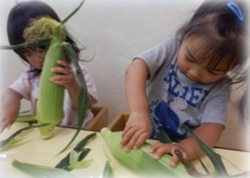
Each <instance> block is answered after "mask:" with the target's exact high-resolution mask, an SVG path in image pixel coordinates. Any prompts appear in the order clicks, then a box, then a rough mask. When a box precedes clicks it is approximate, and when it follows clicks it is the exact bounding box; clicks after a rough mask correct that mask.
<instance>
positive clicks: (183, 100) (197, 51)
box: [120, 0, 247, 167]
mask: <svg viewBox="0 0 250 178" xmlns="http://www.w3.org/2000/svg"><path fill="white" fill-rule="evenodd" d="M242 3H243V2H242V1H234V2H233V1H224V0H223V1H212V0H207V1H205V2H204V3H203V4H202V5H201V6H200V7H199V8H198V10H197V11H196V12H195V14H194V15H193V17H192V18H191V20H190V21H189V22H188V23H187V24H186V25H185V26H183V27H182V28H181V29H180V30H179V31H178V32H177V35H176V37H175V38H172V39H168V40H166V41H164V42H163V43H161V44H159V45H158V46H156V47H154V48H152V49H149V50H148V51H146V52H144V53H142V54H141V55H139V56H136V57H135V58H134V60H133V62H132V63H131V64H130V65H129V66H128V68H127V71H126V95H127V101H128V106H129V108H130V111H131V114H130V117H129V120H128V122H127V123H126V126H125V128H124V131H123V134H122V141H121V143H120V146H121V147H124V150H125V151H127V152H129V151H130V150H131V149H132V148H134V149H137V148H140V147H141V145H142V144H143V143H144V142H145V140H146V139H148V138H156V135H157V133H159V132H160V131H162V130H164V131H165V132H167V134H168V135H169V136H171V138H174V139H175V141H176V142H174V143H173V144H164V143H156V144H154V145H153V146H152V147H151V149H150V152H151V153H152V154H154V155H155V158H156V159H159V158H160V157H161V156H162V155H163V154H165V153H169V154H172V156H173V157H172V159H171V161H170V166H172V167H175V166H176V165H177V164H178V162H179V158H178V156H177V155H176V154H175V150H176V149H178V150H180V151H181V152H182V156H183V158H184V159H188V160H190V159H194V158H196V157H197V155H202V154H203V153H202V151H201V150H200V149H199V146H198V145H197V143H196V141H195V140H194V138H193V137H192V136H190V135H189V134H188V133H187V131H186V130H185V129H184V128H183V127H182V126H183V124H186V125H188V126H189V127H191V128H192V129H193V130H194V132H195V134H196V135H197V136H198V137H199V138H200V139H201V140H202V141H203V142H204V143H205V144H206V145H207V146H209V147H211V148H212V147H213V146H214V145H215V144H216V142H217V141H218V139H219V138H220V136H221V134H222V131H223V129H224V127H225V123H226V107H227V103H228V101H229V94H230V86H231V84H232V83H233V82H241V81H242V82H244V80H242V78H244V72H242V71H244V70H243V69H244V66H245V63H246V58H247V55H246V53H245V51H244V47H245V46H246V44H247V39H246V37H247V36H246V33H245V27H246V21H247V20H246V14H245V13H244V12H245V11H244V6H243V4H242ZM229 74H230V75H229Z"/></svg>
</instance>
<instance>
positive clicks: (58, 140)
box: [0, 123, 250, 178]
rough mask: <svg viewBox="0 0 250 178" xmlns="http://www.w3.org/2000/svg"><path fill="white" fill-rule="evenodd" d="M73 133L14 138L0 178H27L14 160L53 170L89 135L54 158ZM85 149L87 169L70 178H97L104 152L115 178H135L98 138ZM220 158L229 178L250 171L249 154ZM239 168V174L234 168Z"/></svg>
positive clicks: (1, 157)
mask: <svg viewBox="0 0 250 178" xmlns="http://www.w3.org/2000/svg"><path fill="white" fill-rule="evenodd" d="M26 125H27V124H24V123H15V124H14V125H13V126H12V127H11V129H6V130H5V131H4V132H3V133H2V134H1V135H0V139H1V140H3V139H5V138H6V137H8V136H9V135H11V134H12V133H14V132H15V131H16V130H19V129H20V128H22V127H24V126H26ZM74 133H75V130H74V129H69V128H61V127H57V128H56V129H55V130H54V135H53V137H52V138H51V139H49V140H42V139H41V138H40V133H39V130H38V129H37V128H34V129H30V130H27V131H24V132H23V133H21V135H19V136H18V138H23V140H22V141H21V142H20V143H18V144H17V145H15V146H14V147H11V148H9V149H6V150H2V151H1V152H0V175H1V176H0V177H1V178H15V177H18V178H26V177H27V178H28V177H29V176H28V175H26V174H25V173H23V172H22V171H20V170H18V169H17V168H15V167H13V166H12V164H11V163H12V161H13V160H14V159H16V160H18V161H22V162H26V163H32V164H39V165H45V166H50V167H54V166H55V165H56V164H57V163H58V162H59V161H60V160H61V159H62V158H63V157H65V155H66V154H68V152H70V151H71V150H72V148H73V147H74V146H75V145H76V144H77V143H78V142H79V141H80V140H82V139H83V138H84V137H85V136H87V135H88V134H90V133H92V132H90V131H84V130H82V131H81V132H80V133H79V135H78V137H77V138H76V140H75V141H74V144H73V146H71V148H70V149H68V150H66V151H65V152H64V153H62V154H60V155H58V156H56V155H57V154H58V152H59V151H61V150H62V148H64V147H65V145H66V144H67V143H68V141H69V140H70V139H71V138H72V136H73V134H74ZM85 147H86V148H90V149H91V151H90V153H89V154H88V155H87V157H86V158H85V160H91V165H90V166H89V167H87V168H84V169H74V170H72V171H71V173H72V174H73V175H75V176H76V177H81V178H85V177H86V178H100V177H101V176H102V172H103V169H104V165H105V162H106V160H107V157H106V155H105V154H104V152H105V153H106V154H107V155H108V156H109V157H110V158H111V166H112V168H113V172H114V176H115V177H119V178H120V177H121V178H122V177H124V178H128V177H129V178H133V177H134V178H136V176H135V175H134V174H133V173H132V172H130V171H129V170H128V169H127V168H125V167H123V166H122V165H121V164H120V163H118V162H117V161H116V160H115V159H114V158H113V157H112V155H111V154H110V152H109V150H108V148H107V147H106V145H105V143H104V141H103V139H102V137H101V135H100V134H99V133H97V136H96V138H95V139H94V140H92V141H91V142H90V143H88V144H87V145H86V146H85ZM215 151H216V152H217V153H219V154H220V155H221V156H222V157H223V162H224V163H225V165H226V168H227V170H228V172H229V173H230V174H236V173H240V172H242V171H244V172H245V171H250V168H249V166H248V165H249V160H250V153H249V152H241V151H234V150H226V149H215ZM202 159H203V160H205V162H206V164H207V165H208V166H209V167H212V165H211V164H210V163H209V161H208V159H207V158H205V157H203V158H202ZM232 163H233V164H232ZM194 164H195V165H196V168H197V169H198V170H200V168H201V167H200V166H199V163H197V161H194ZM237 167H238V168H240V170H239V169H238V168H237Z"/></svg>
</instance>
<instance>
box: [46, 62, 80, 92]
mask: <svg viewBox="0 0 250 178" xmlns="http://www.w3.org/2000/svg"><path fill="white" fill-rule="evenodd" d="M57 63H58V64H59V65H60V67H55V68H52V69H51V71H52V72H55V73H58V74H59V75H56V76H53V77H51V78H50V81H51V82H53V83H54V84H57V85H62V86H64V87H65V88H66V89H67V90H71V89H73V88H74V87H78V86H79V85H78V82H77V80H76V77H75V74H74V71H73V70H72V68H71V67H70V65H69V64H68V63H66V62H65V61H62V60H58V61H57Z"/></svg>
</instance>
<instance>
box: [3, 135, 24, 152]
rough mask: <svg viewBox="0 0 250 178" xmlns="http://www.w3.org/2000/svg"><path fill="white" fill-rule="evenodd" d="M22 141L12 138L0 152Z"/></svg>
mask: <svg viewBox="0 0 250 178" xmlns="http://www.w3.org/2000/svg"><path fill="white" fill-rule="evenodd" d="M21 140H22V139H15V138H13V139H12V140H10V141H9V142H8V143H7V144H6V145H5V146H4V147H1V148H0V151H2V150H4V149H8V148H10V147H12V146H14V145H15V144H17V143H18V142H20V141H21Z"/></svg>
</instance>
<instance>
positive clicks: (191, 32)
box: [176, 0, 248, 82]
mask: <svg viewBox="0 0 250 178" xmlns="http://www.w3.org/2000/svg"><path fill="white" fill-rule="evenodd" d="M229 2H231V3H232V1H225V0H220V1H218V0H206V1H205V2H204V3H203V4H201V6H200V7H199V8H198V9H197V11H196V12H195V13H194V15H193V17H192V18H191V20H190V21H189V22H188V23H187V24H185V25H184V26H183V27H182V28H181V29H179V30H178V31H177V33H176V36H177V37H178V38H179V40H180V41H181V42H182V41H183V40H184V39H187V38H191V37H194V38H199V39H201V40H202V42H203V43H202V44H201V46H199V48H198V50H197V53H198V54H200V57H201V59H202V60H203V62H207V61H208V66H207V67H209V68H210V69H215V68H216V66H218V64H222V63H223V64H226V65H225V72H227V71H229V70H230V69H232V70H231V74H232V78H233V79H234V80H233V82H241V81H243V80H244V78H245V75H246V73H245V72H243V71H244V67H245V63H246V59H247V56H248V55H247V54H246V50H245V49H246V48H247V47H246V46H247V40H248V39H247V33H246V27H247V24H246V23H247V22H248V20H247V17H248V16H247V14H246V9H245V7H246V6H245V4H244V2H243V1H240V0H238V1H234V2H233V3H236V5H237V6H238V8H239V9H238V10H240V12H241V13H242V16H243V18H244V19H240V18H239V16H238V15H237V14H236V13H235V12H234V11H233V10H232V9H231V8H229V6H228V3H229ZM234 5H235V4H234ZM225 61H226V63H225ZM232 66H233V68H232Z"/></svg>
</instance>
